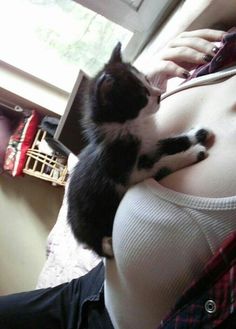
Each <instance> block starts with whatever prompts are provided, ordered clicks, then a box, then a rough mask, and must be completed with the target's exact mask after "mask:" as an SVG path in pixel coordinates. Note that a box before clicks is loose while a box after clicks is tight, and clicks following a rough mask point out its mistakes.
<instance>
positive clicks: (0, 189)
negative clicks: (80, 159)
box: [0, 175, 64, 295]
mask: <svg viewBox="0 0 236 329" xmlns="http://www.w3.org/2000/svg"><path fill="white" fill-rule="evenodd" d="M63 194H64V188H62V187H53V186H52V185H50V183H48V182H45V181H42V180H40V179H37V178H34V177H30V176H25V177H18V178H14V179H13V178H11V177H9V176H5V175H2V176H0V295H3V294H7V293H13V292H18V291H25V290H30V289H34V288H35V285H36V282H37V278H38V275H39V273H40V271H41V268H42V266H43V263H44V261H45V254H46V239H47V236H48V233H49V231H50V230H51V228H52V226H53V225H54V223H55V221H56V218H57V214H58V212H59V209H60V206H61V202H62V198H63Z"/></svg>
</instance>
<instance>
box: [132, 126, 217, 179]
mask: <svg viewBox="0 0 236 329" xmlns="http://www.w3.org/2000/svg"><path fill="white" fill-rule="evenodd" d="M211 136H212V133H211V131H210V130H208V129H204V128H200V129H199V128H197V129H191V130H190V131H189V132H188V133H186V134H182V135H179V136H175V137H170V138H166V139H162V140H160V141H159V142H158V143H157V148H156V150H153V152H150V153H147V154H142V155H141V156H140V157H139V160H138V164H137V169H138V172H136V177H135V178H136V180H138V179H139V178H140V180H142V179H145V178H147V177H148V176H149V177H153V176H155V177H157V179H161V178H162V177H164V176H166V175H168V174H170V173H171V172H174V171H176V170H179V169H181V168H184V167H187V166H189V165H191V164H193V163H196V162H198V161H201V160H203V159H205V157H206V156H207V150H206V147H205V146H204V145H203V144H206V142H207V141H208V140H209V139H210V137H211ZM144 177H145V178H144ZM141 178H142V179H141Z"/></svg>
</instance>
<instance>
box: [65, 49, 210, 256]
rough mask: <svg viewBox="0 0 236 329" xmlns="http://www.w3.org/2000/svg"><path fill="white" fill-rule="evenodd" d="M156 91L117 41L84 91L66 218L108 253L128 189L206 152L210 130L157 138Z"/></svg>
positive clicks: (78, 235)
mask: <svg viewBox="0 0 236 329" xmlns="http://www.w3.org/2000/svg"><path fill="white" fill-rule="evenodd" d="M159 102H160V90H159V89H157V88H154V87H153V86H151V85H150V83H149V82H148V80H147V79H146V78H145V76H144V75H143V74H142V73H140V72H138V71H137V70H136V69H135V68H134V67H133V66H131V65H130V64H129V63H125V62H123V60H122V57H121V45H120V44H118V45H117V46H116V48H115V49H114V50H113V53H112V55H111V58H110V60H109V62H108V63H107V64H106V65H105V66H104V68H103V69H102V70H101V71H100V72H99V73H98V74H97V75H96V76H95V77H94V78H93V79H90V81H89V83H88V86H87V90H86V91H85V101H84V121H83V125H84V128H85V131H84V133H85V136H86V138H87V139H88V142H89V143H88V146H86V147H85V148H84V149H83V150H82V152H81V153H80V154H79V161H78V164H77V165H76V167H75V169H74V171H73V173H72V176H71V177H70V183H69V187H68V220H69V223H70V225H71V228H72V231H73V233H74V235H75V237H76V239H77V240H78V241H79V242H82V243H85V244H86V245H87V246H88V247H90V248H92V249H93V250H94V251H95V252H96V253H97V254H98V255H100V256H106V257H112V255H113V253H112V245H111V236H112V227H113V220H114V216H115V213H116V210H117V207H118V205H119V203H120V201H121V198H122V197H123V195H124V193H125V192H126V191H127V189H128V188H129V187H130V186H132V185H134V184H136V183H138V182H140V181H142V180H144V179H146V178H149V177H155V178H156V179H160V178H162V177H163V176H165V175H167V174H169V173H171V172H173V171H176V170H178V169H180V168H183V167H185V166H188V165H190V164H193V163H195V162H197V161H200V160H202V159H204V158H205V156H206V148H205V146H203V145H202V144H203V143H205V141H206V140H207V139H208V137H209V135H210V132H209V131H208V130H206V129H203V128H202V129H192V130H190V131H189V132H187V133H185V134H182V135H180V136H174V137H169V138H167V139H161V140H157V136H158V130H157V127H156V123H155V120H154V114H155V112H156V111H157V110H158V108H159Z"/></svg>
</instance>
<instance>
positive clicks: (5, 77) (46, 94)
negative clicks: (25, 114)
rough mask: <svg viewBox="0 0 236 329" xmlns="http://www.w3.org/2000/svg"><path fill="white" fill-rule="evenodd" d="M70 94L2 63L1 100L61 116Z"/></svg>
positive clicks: (0, 75) (0, 70)
mask: <svg viewBox="0 0 236 329" xmlns="http://www.w3.org/2000/svg"><path fill="white" fill-rule="evenodd" d="M69 95H70V94H69V93H68V92H66V91H64V90H61V89H59V88H57V87H55V86H52V85H50V84H48V83H46V82H44V81H42V80H40V79H37V78H36V77H33V76H31V75H30V74H27V73H25V72H23V71H21V70H19V69H17V68H15V67H13V66H11V65H9V64H7V63H5V62H2V61H0V98H1V99H2V100H3V101H4V99H5V100H6V101H7V102H10V103H12V104H14V105H19V106H21V107H26V108H28V109H33V108H34V109H38V110H41V111H43V112H45V113H47V112H48V113H49V114H50V113H51V114H56V115H59V116H61V115H62V114H63V113H64V111H65V108H66V105H67V102H68V98H69Z"/></svg>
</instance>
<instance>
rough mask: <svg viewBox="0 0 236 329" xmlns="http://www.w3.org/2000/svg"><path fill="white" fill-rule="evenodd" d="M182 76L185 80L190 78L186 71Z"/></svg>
mask: <svg viewBox="0 0 236 329" xmlns="http://www.w3.org/2000/svg"><path fill="white" fill-rule="evenodd" d="M182 75H183V77H184V78H185V79H188V78H189V77H190V73H189V72H188V71H185V72H183V74H182Z"/></svg>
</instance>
